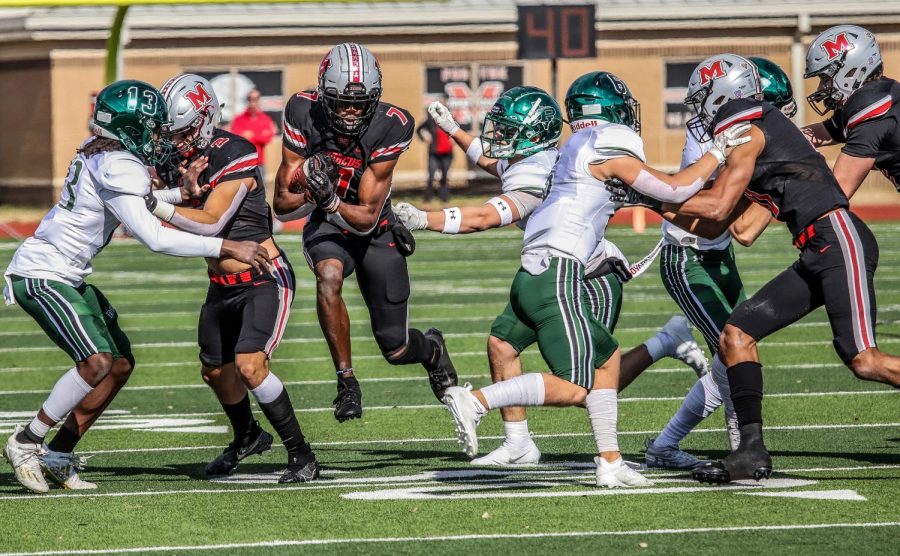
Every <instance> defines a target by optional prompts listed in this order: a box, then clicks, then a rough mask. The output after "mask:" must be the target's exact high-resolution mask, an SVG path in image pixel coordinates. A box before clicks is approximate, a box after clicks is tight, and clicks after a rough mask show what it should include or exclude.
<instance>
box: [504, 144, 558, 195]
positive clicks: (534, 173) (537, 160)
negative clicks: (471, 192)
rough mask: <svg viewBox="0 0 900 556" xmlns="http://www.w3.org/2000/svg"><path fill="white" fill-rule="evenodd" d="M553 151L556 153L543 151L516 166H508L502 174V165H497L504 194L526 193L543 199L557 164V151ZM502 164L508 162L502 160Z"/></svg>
mask: <svg viewBox="0 0 900 556" xmlns="http://www.w3.org/2000/svg"><path fill="white" fill-rule="evenodd" d="M553 151H554V153H548V152H547V151H542V152H539V153H536V154H533V155H531V156H529V157H527V158H525V159H523V160H520V161H519V162H516V163H515V164H508V165H507V166H506V167H505V168H504V169H503V172H502V173H501V172H499V170H500V164H497V170H498V174H500V182H501V184H502V190H503V192H504V193H509V192H512V191H524V192H526V193H530V194H531V195H536V196H538V197H543V195H544V191H545V190H546V189H547V180H548V179H549V177H550V173H551V172H552V171H553V164H554V162H556V156H555V152H556V149H553ZM502 162H506V160H502V161H501V163H502Z"/></svg>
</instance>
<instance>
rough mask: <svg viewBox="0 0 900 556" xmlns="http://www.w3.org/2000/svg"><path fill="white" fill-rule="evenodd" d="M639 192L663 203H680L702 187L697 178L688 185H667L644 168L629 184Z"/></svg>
mask: <svg viewBox="0 0 900 556" xmlns="http://www.w3.org/2000/svg"><path fill="white" fill-rule="evenodd" d="M631 187H632V188H634V189H635V190H636V191H638V192H639V193H642V194H644V195H647V196H648V197H653V198H654V199H656V200H658V201H663V202H665V203H675V204H681V203H683V202H685V201H687V200H688V199H690V198H691V197H693V196H694V195H696V194H697V192H698V191H700V190H701V189H702V188H703V180H702V179H699V178H698V179H697V180H695V181H694V183H692V184H690V185H674V186H672V185H669V184H668V183H666V182H664V181H662V180H661V179H659V178H657V177H656V176H654V175H653V174H651V173H650V172H648V171H646V170H641V171H640V173H639V174H638V176H637V178H635V180H634V182H633V183H632V184H631Z"/></svg>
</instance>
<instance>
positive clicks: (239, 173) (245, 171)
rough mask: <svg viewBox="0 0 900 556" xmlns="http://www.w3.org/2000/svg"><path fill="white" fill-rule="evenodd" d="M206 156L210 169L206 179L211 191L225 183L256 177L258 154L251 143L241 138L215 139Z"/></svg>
mask: <svg viewBox="0 0 900 556" xmlns="http://www.w3.org/2000/svg"><path fill="white" fill-rule="evenodd" d="M223 139H224V141H223ZM206 154H207V156H209V165H210V168H211V169H212V173H210V174H209V178H208V181H209V186H210V187H211V188H212V189H215V188H216V186H217V185H219V184H220V183H224V182H227V181H232V180H239V179H241V178H253V177H256V168H257V166H259V154H258V153H257V151H256V147H254V146H253V143H250V142H249V141H247V140H246V139H244V138H242V137H236V136H231V137H228V138H219V139H216V140H215V141H213V143H212V145H211V146H210V148H209V149H208V150H207V153H206Z"/></svg>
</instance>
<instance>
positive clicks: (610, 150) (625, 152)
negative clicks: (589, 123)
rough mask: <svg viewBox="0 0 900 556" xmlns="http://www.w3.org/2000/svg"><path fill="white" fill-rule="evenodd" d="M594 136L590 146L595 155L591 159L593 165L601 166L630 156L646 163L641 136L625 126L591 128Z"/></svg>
mask: <svg viewBox="0 0 900 556" xmlns="http://www.w3.org/2000/svg"><path fill="white" fill-rule="evenodd" d="M590 129H591V131H590V133H592V134H593V137H592V138H591V141H590V142H589V145H590V146H591V148H593V151H594V152H593V153H592V155H591V156H590V157H589V161H590V163H591V164H599V163H601V162H605V161H607V160H612V159H613V158H622V157H626V156H630V157H633V158H637V159H638V160H640V161H641V162H646V161H647V157H646V156H645V155H644V142H643V140H641V136H640V135H638V134H637V133H635V132H634V130H632V129H631V128H630V127H627V126H624V125H604V126H598V127H593V128H590Z"/></svg>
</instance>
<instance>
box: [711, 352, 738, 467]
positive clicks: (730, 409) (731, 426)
mask: <svg viewBox="0 0 900 556" xmlns="http://www.w3.org/2000/svg"><path fill="white" fill-rule="evenodd" d="M709 374H711V375H712V376H713V380H715V381H716V386H718V387H719V394H720V396H721V398H722V405H723V406H724V407H725V428H727V429H728V442H729V444H731V449H732V451H733V450H737V447H738V443H739V442H740V439H741V436H740V433H739V432H738V420H737V413H735V411H734V404H733V403H732V402H731V388H730V387H729V386H728V367H726V366H725V363H722V361H721V360H720V359H719V356H718V355H716V356H715V357H713V362H712V372H711V373H709Z"/></svg>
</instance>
